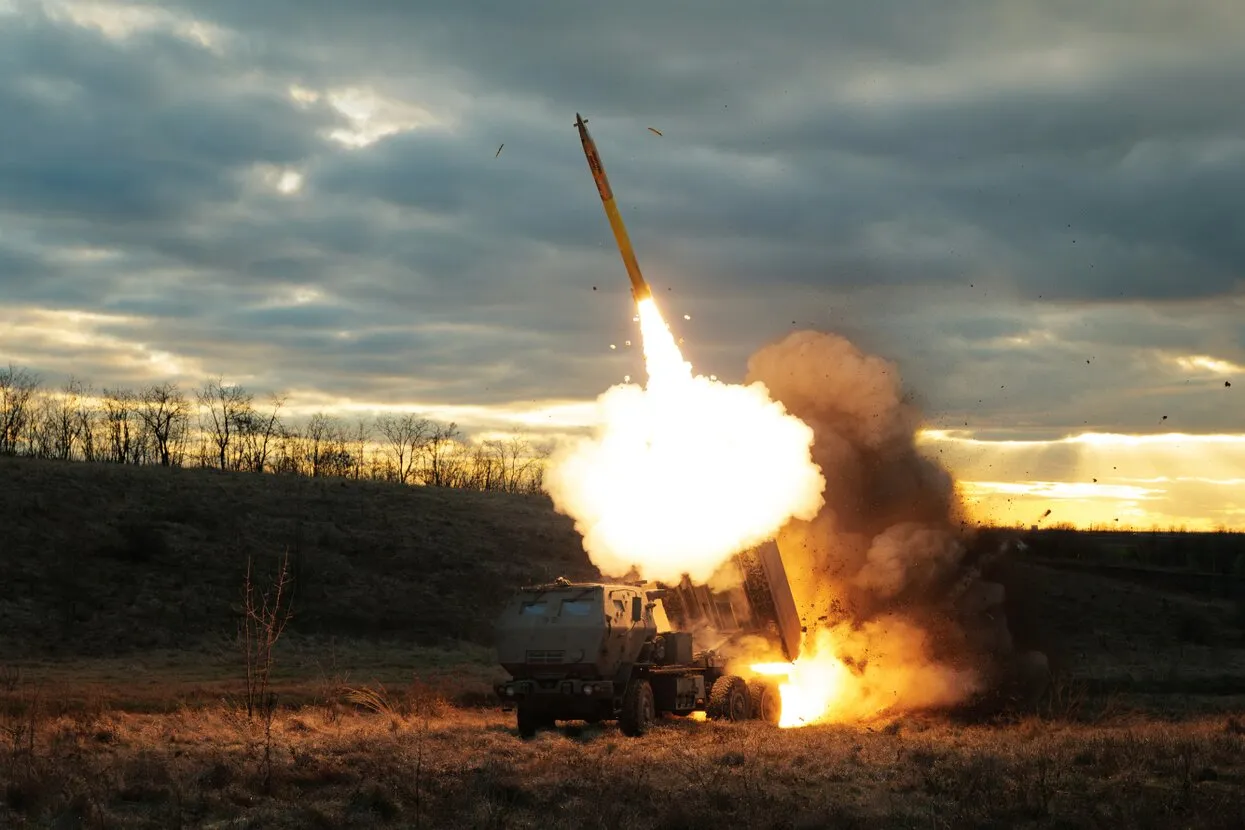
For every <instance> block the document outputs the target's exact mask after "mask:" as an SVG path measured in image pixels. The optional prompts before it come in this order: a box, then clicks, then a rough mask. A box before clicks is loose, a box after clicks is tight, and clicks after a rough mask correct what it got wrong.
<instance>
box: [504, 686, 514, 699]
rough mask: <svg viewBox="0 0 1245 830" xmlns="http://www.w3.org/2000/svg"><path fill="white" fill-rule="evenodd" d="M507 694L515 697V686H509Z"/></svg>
mask: <svg viewBox="0 0 1245 830" xmlns="http://www.w3.org/2000/svg"><path fill="white" fill-rule="evenodd" d="M506 694H508V695H510V696H511V697H514V686H507V687H506Z"/></svg>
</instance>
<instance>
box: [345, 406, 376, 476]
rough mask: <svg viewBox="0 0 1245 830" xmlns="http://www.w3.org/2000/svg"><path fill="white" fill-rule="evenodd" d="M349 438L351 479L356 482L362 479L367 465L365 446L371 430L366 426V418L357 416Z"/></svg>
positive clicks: (370, 436) (369, 438) (370, 437)
mask: <svg viewBox="0 0 1245 830" xmlns="http://www.w3.org/2000/svg"><path fill="white" fill-rule="evenodd" d="M350 437H351V444H352V446H351V448H350V457H351V461H352V462H353V467H352V469H351V477H352V478H354V479H355V480H356V481H358V480H359V479H361V478H363V468H364V466H365V465H366V464H367V444H368V441H370V440H371V439H372V428H371V426H369V425H368V422H367V418H365V417H363V416H359V420H358V421H356V422H355V425H354V432H353V433H352V434H351V436H350Z"/></svg>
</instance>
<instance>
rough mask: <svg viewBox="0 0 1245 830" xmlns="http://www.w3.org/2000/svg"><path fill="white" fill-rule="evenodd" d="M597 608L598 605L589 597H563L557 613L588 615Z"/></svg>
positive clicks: (578, 615)
mask: <svg viewBox="0 0 1245 830" xmlns="http://www.w3.org/2000/svg"><path fill="white" fill-rule="evenodd" d="M598 608H600V606H599V605H597V603H595V602H593V601H592V600H590V599H564V600H562V610H561V611H559V612H558V613H559V615H560V616H563V617H590V616H592V614H593V612H594V611H595V610H596V609H598Z"/></svg>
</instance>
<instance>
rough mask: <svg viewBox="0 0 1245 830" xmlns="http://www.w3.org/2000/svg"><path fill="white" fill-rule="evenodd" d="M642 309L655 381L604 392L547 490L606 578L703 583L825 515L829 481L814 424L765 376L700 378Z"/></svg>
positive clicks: (553, 464) (560, 458)
mask: <svg viewBox="0 0 1245 830" xmlns="http://www.w3.org/2000/svg"><path fill="white" fill-rule="evenodd" d="M638 306H639V312H640V328H641V334H642V336H643V338H644V357H645V362H646V366H647V368H648V384H647V385H646V386H645V387H644V388H641V387H639V386H636V385H634V384H626V385H619V386H614V387H612V388H611V389H609V390H608V391H606V392H605V393H604V394H603V395H602V396H601V397H600V398H598V400H597V422H596V424H595V427H594V434H593V435H592V436H591V437H588V438H583V439H581V440H578V441H574V442H569V443H567V444H564V445H563V446H561V447H559V448H558V450H557V451H556V452H555V453H554V455H553V456H552V457H551V458H550V460H549V466H548V469H547V472H546V474H545V490H546V492H548V493H549V495H550V497H551V498H552V499H553V503H554V506H555V507H556V508H557V510H558V511H560V512H562V513H565V514H567V515H569V516H571V517H572V518H573V519H574V520H575V528H576V529H577V530H578V531H579V532H580V534H581V535H582V536H583V539H584V549H585V550H586V551H587V553H588V556H589V558H590V559H591V560H592V562H593V564H595V565H596V566H597V567H598V568H599V569H600V570H601V571H602V572H603V573H607V574H622V573H626V572H627V571H629V570H630V569H633V568H634V570H635V572H636V573H637V574H638V575H639V577H640V578H644V579H653V580H662V581H667V582H671V583H677V582H678V581H679V580H680V579H681V578H682V576H683V575H684V574H687V575H688V576H689V577H690V578H691V579H692V580H693V581H694V582H697V583H701V584H703V583H705V582H708V581H709V580H710V579H712V578H713V577H714V575H715V573H716V572H717V571H718V569H719V568H720V567H721V566H722V564H723V563H724V562H726V561H727V560H728V559H729V557H731V556H732V555H734V554H736V553H739V552H740V551H743V550H745V549H747V548H750V547H753V546H754V545H757V544H759V543H761V542H764V541H766V540H768V539H771V538H773V536H774V534H775V533H777V532H778V529H779V528H780V527H782V526H783V525H784V524H785V523H786V522H787V521H788V519H790V518H792V517H795V518H797V519H811V518H813V517H814V516H816V515H817V512H818V510H819V509H821V507H822V497H821V490H822V487H823V486H824V484H825V479H824V478H823V476H822V473H821V471H820V470H819V469H818V467H817V465H816V464H814V463H813V459H812V457H811V455H810V446H811V444H812V443H813V437H814V435H813V430H812V429H810V428H809V427H808V426H807V425H806V424H804V423H802V422H801V421H800V420H799V419H798V418H795V417H793V416H791V415H790V414H788V413H787V411H786V409H785V408H784V407H783V405H782V404H780V403H777V402H776V401H774V400H773V399H772V398H771V397H770V394H769V391H768V390H767V389H766V387H765V385H764V384H763V383H759V382H752V383H749V384H747V385H743V386H741V385H735V384H727V383H722V382H719V381H716V380H711V379H709V378H706V377H703V376H701V375H694V374H693V373H692V367H691V364H689V363H687V362H685V361H684V360H683V356H682V354H680V352H679V348H678V345H677V344H676V343H675V341H674V337H673V336H672V335H671V333H670V330H669V328H667V326H666V324H665V322H664V321H663V320H662V318H661V314H660V313H659V312H658V310H657V306H656V304H655V302H654V301H653V299H652V298H651V297H650V298H646V299H644V300H641V301H640V302H639V304H638Z"/></svg>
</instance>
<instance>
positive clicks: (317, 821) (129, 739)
mask: <svg viewBox="0 0 1245 830" xmlns="http://www.w3.org/2000/svg"><path fill="white" fill-rule="evenodd" d="M390 706H392V708H388V707H386V706H385V705H378V706H377V707H376V708H377V711H373V712H368V713H359V712H353V711H351V712H347V711H343V710H342V708H341V707H340V706H338V705H327V706H313V707H304V708H303V709H301V710H299V711H297V712H290V713H282V714H281V715H280V716H279V717H278V718H277V720H276V721H275V723H274V724H273V725H272V729H271V733H270V739H269V738H266V736H265V734H264V730H263V729H262V727H260V726H256V725H252V724H248V723H247V722H246V721H245V719H244V718H241V717H239V716H238V715H237V714H236V712H235V711H233V710H226V709H198V710H190V709H186V710H182V711H179V712H175V713H171V714H163V715H139V714H125V713H115V712H95V713H81V714H78V715H76V716H72V717H71V716H64V717H59V718H50V719H47V720H44V721H41V722H40V723H39V726H38V729H39V734H38V735H37V748H36V750H35V751H34V752H33V753H30V754H27V753H25V752H24V750H18V751H16V752H13V751H11V750H9V749H8V748H6V753H5V757H4V759H3V766H0V770H3V771H4V772H5V777H6V778H7V783H6V784H5V787H4V800H3V804H0V825H3V826H6V827H8V826H12V827H23V826H45V827H57V828H64V827H83V828H114V827H115V828H143V827H151V828H168V827H257V828H258V827H263V828H332V827H427V828H442V827H447V828H448V827H480V828H503V827H505V828H510V827H514V828H542V830H547V829H549V828H554V829H556V828H579V827H585V828H649V827H653V828H671V830H673V829H674V828H692V827H698V826H706V824H708V825H709V826H719V827H720V826H724V825H729V826H735V827H748V828H754V827H755V828H821V827H844V828H854V827H859V828H879V827H881V828H890V827H895V828H900V827H905V828H906V827H912V828H931V827H932V828H978V827H981V828H986V827H1060V828H1079V827H1085V828H1090V827H1118V828H1130V829H1131V828H1148V827H1197V828H1206V830H1210V828H1220V827H1222V828H1228V827H1240V826H1242V822H1245V801H1243V800H1242V799H1241V793H1242V783H1243V782H1245V727H1242V725H1241V724H1240V723H1239V722H1238V721H1236V720H1233V719H1230V718H1211V719H1206V718H1203V719H1198V720H1190V721H1185V722H1181V723H1177V724H1172V723H1160V722H1154V721H1148V720H1144V719H1132V720H1130V719H1119V720H1115V721H1111V722H1106V723H1100V724H1093V725H1090V724H1084V723H1066V722H1061V721H1059V720H1039V719H1036V718H1035V719H1028V720H1024V721H1021V722H1018V723H1012V724H995V725H962V724H955V723H953V722H950V721H948V720H946V719H932V718H930V719H920V718H908V719H903V720H895V721H889V722H879V723H876V724H872V725H870V726H868V727H864V726H853V727H845V726H825V727H811V728H807V729H800V730H778V729H774V728H769V727H766V726H764V725H759V724H755V723H750V724H740V725H729V724H726V725H724V724H716V723H693V722H674V723H670V724H668V725H664V726H662V727H660V728H658V729H656V730H654V731H653V732H650V733H649V735H648V736H646V737H645V738H644V739H642V740H632V739H627V738H624V737H622V736H621V735H619V734H618V733H617V732H616V731H614V730H612V729H608V728H596V727H592V728H589V727H584V728H582V729H580V728H575V727H574V726H569V727H564V728H562V729H559V730H556V731H551V732H543V733H539V734H538V735H537V736H536V738H535V739H533V740H531V741H523V740H520V739H519V738H517V737H516V736H515V735H514V734H513V730H512V728H511V723H510V721H509V720H508V719H504V718H502V717H500V716H499V715H498V714H496V713H492V712H487V711H464V710H456V709H453V708H451V707H448V706H446V705H444V704H443V703H441V702H440V701H439V700H438V699H436V698H435V697H430V696H427V695H422V696H420V695H416V696H409V697H408V696H394V697H392V698H391V699H390ZM9 728H12V723H11V722H10V723H9Z"/></svg>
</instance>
